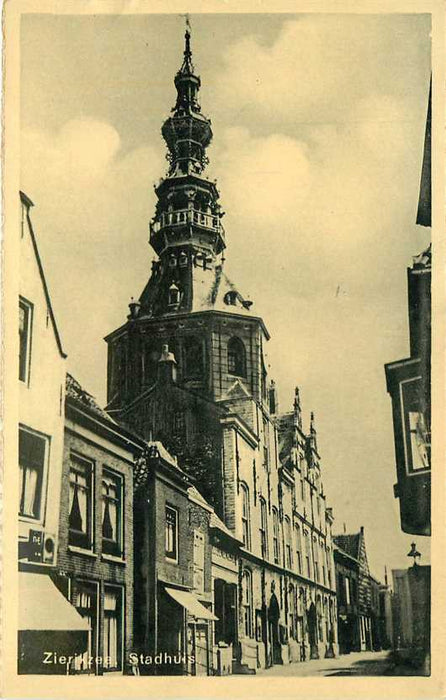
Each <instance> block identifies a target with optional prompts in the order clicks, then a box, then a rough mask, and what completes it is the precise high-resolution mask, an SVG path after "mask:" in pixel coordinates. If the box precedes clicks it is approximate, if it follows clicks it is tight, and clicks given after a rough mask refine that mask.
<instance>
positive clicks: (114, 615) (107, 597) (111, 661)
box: [104, 586, 122, 671]
mask: <svg viewBox="0 0 446 700" xmlns="http://www.w3.org/2000/svg"><path fill="white" fill-rule="evenodd" d="M104 657H105V662H104V667H105V670H106V671H121V670H122V589H121V588H117V587H115V586H105V588H104Z"/></svg>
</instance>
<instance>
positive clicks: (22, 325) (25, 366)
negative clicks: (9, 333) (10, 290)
mask: <svg viewBox="0 0 446 700" xmlns="http://www.w3.org/2000/svg"><path fill="white" fill-rule="evenodd" d="M32 309H33V307H32V304H30V302H29V301H26V300H25V299H22V298H20V299H19V379H20V381H22V382H28V381H29V369H30V363H31V328H32Z"/></svg>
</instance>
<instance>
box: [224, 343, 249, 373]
mask: <svg viewBox="0 0 446 700" xmlns="http://www.w3.org/2000/svg"><path fill="white" fill-rule="evenodd" d="M228 372H229V374H234V375H236V376H237V377H245V376H246V351H245V346H244V344H243V342H242V341H241V340H240V338H235V337H234V338H231V339H230V341H229V342H228Z"/></svg>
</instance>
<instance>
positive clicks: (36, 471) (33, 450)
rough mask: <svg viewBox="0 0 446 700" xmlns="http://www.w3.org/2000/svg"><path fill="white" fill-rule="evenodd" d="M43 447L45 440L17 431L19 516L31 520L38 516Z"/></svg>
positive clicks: (43, 456) (21, 430) (26, 432)
mask: <svg viewBox="0 0 446 700" xmlns="http://www.w3.org/2000/svg"><path fill="white" fill-rule="evenodd" d="M45 446H46V440H45V438H43V437H40V436H39V435H35V434H33V433H29V432H28V431H26V430H23V429H20V430H19V467H20V491H19V494H20V496H19V497H20V502H19V513H20V515H26V516H28V517H31V518H38V517H39V515H40V492H41V488H42V479H43V469H44V464H45Z"/></svg>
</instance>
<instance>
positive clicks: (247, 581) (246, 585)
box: [242, 569, 253, 637]
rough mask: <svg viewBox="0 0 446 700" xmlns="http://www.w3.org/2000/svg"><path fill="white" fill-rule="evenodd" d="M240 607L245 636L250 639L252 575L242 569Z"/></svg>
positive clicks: (251, 626) (247, 570) (251, 627)
mask: <svg viewBox="0 0 446 700" xmlns="http://www.w3.org/2000/svg"><path fill="white" fill-rule="evenodd" d="M242 605H243V622H244V627H245V635H246V637H252V636H253V635H252V630H253V625H252V575H251V572H250V571H249V569H244V571H243V576H242Z"/></svg>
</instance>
